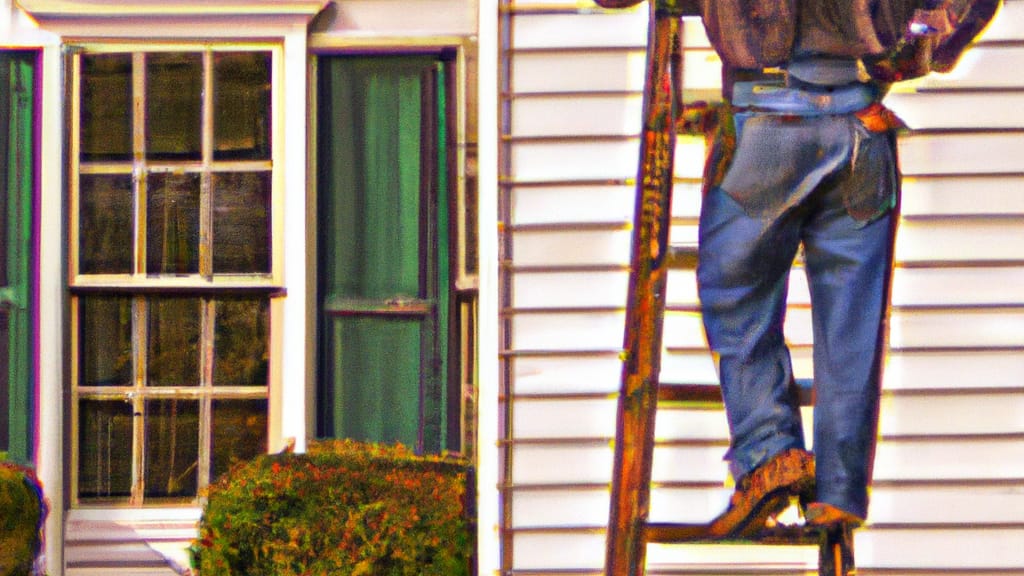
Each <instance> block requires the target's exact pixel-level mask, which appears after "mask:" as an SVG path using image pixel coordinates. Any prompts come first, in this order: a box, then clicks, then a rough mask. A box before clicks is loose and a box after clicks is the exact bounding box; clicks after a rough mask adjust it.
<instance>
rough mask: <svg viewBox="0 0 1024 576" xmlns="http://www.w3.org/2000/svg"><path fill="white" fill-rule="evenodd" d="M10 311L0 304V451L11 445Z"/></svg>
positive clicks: (4, 450) (5, 450)
mask: <svg viewBox="0 0 1024 576" xmlns="http://www.w3.org/2000/svg"><path fill="white" fill-rule="evenodd" d="M9 326H10V313H9V311H8V310H7V307H6V306H2V305H0V452H7V450H8V449H9V447H10V445H11V436H10V434H11V430H10V429H11V420H10V409H11V407H10V403H9V401H8V398H10V393H11V384H10V374H11V358H10V352H9V350H8V345H9V344H10V338H11V334H10V329H9Z"/></svg>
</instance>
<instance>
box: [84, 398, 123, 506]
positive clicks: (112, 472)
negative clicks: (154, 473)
mask: <svg viewBox="0 0 1024 576" xmlns="http://www.w3.org/2000/svg"><path fill="white" fill-rule="evenodd" d="M78 407H79V408H78V409H79V414H78V430H79V439H78V495H79V496H80V497H82V498H127V497H128V496H129V495H130V494H131V485H132V449H131V446H132V405H131V404H129V403H127V402H123V401H120V400H117V401H112V402H111V401H99V400H83V401H81V402H80V403H79V405H78Z"/></svg>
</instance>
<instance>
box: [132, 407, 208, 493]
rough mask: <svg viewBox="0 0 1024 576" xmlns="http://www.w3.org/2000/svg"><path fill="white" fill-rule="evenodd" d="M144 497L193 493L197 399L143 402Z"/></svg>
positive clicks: (197, 446) (196, 437)
mask: <svg viewBox="0 0 1024 576" xmlns="http://www.w3.org/2000/svg"><path fill="white" fill-rule="evenodd" d="M145 450H146V458H145V460H146V466H145V468H146V482H145V483H146V489H145V495H146V497H147V498H149V497H155V498H164V497H191V496H195V495H196V487H197V486H198V482H197V478H198V469H199V402H197V401H195V400H176V399H168V400H150V401H148V402H146V448H145Z"/></svg>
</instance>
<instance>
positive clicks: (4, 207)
mask: <svg viewBox="0 0 1024 576" xmlns="http://www.w3.org/2000/svg"><path fill="white" fill-rule="evenodd" d="M35 69H36V54H35V53H33V52H28V51H4V52H0V454H3V455H5V456H6V457H7V458H9V459H11V460H14V461H17V462H21V463H27V462H29V460H30V459H31V457H32V454H31V449H32V422H31V414H32V394H31V392H32V388H31V381H32V378H31V358H32V356H33V355H32V343H31V341H32V338H31V334H32V329H31V320H32V316H31V309H32V301H31V294H32V290H31V277H30V275H31V270H32V269H33V267H32V262H31V259H32V254H33V244H32V242H31V237H32V190H33V186H34V184H35V170H34V159H33V156H34V152H35V146H34V142H35V139H34V134H33V114H34V104H35V102H34V96H33V95H34V91H35V89H34V88H35Z"/></svg>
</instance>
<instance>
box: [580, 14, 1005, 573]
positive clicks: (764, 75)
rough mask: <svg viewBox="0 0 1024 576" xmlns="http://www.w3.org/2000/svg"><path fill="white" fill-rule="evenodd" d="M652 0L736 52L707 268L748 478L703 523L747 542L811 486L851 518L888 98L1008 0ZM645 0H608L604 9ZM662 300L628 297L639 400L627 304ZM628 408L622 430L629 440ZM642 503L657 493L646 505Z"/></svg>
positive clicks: (703, 255) (877, 337) (704, 232)
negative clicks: (797, 354)
mask: <svg viewBox="0 0 1024 576" xmlns="http://www.w3.org/2000/svg"><path fill="white" fill-rule="evenodd" d="M651 1H652V2H655V1H658V2H661V4H659V6H661V5H665V6H667V8H666V9H665V10H663V11H662V12H660V13H662V14H663V13H665V12H666V11H667V12H669V13H671V15H672V16H676V17H678V15H696V16H700V17H701V18H702V20H703V24H704V27H705V30H706V32H707V35H708V37H709V39H710V40H711V43H712V45H713V47H714V48H715V50H716V52H717V53H718V54H719V56H720V57H721V60H722V63H723V77H722V86H723V96H724V98H725V101H726V107H725V113H724V114H720V115H718V118H719V120H720V121H719V122H718V123H717V126H716V127H715V134H714V135H713V137H712V143H711V147H710V150H709V155H708V163H707V166H706V167H705V186H704V188H705V195H704V199H703V204H702V210H701V215H700V233H699V253H698V268H697V280H698V290H699V296H700V301H701V307H702V308H701V309H702V313H703V317H704V324H705V330H706V334H707V338H708V342H709V344H710V347H711V350H712V353H713V355H714V358H715V361H716V363H717V367H718V371H719V376H720V381H721V388H722V396H723V399H724V401H725V407H726V413H727V417H728V420H729V426H730V431H731V445H730V449H729V451H728V453H727V455H726V458H727V460H728V461H729V464H730V470H731V472H732V475H733V477H734V478H735V479H736V490H735V493H734V494H733V496H732V499H731V501H730V504H729V507H728V509H727V510H725V511H724V512H723V513H722V514H721V515H720V516H718V517H717V518H715V519H714V520H713V522H712V523H711V525H710V526H709V527H708V534H709V535H710V536H711V537H712V538H745V537H752V536H754V535H756V534H757V533H758V532H760V531H762V530H763V529H764V526H765V521H766V520H767V518H768V517H770V516H773V515H775V514H777V513H779V512H780V511H781V510H782V509H783V508H785V507H786V506H787V505H788V503H789V501H790V497H791V496H800V497H801V499H802V501H803V503H804V505H805V507H804V514H805V519H806V522H807V524H808V525H810V526H814V527H820V528H822V529H832V528H834V527H836V526H845V527H851V526H853V527H855V526H857V525H859V524H860V523H862V522H863V520H864V519H865V518H866V516H867V511H868V485H869V483H870V480H871V468H872V460H873V456H874V445H875V438H876V434H877V411H878V404H879V393H880V372H881V365H882V357H883V353H884V341H885V324H886V316H887V307H888V295H889V279H890V274H891V268H892V252H893V239H894V233H895V224H896V214H895V212H896V207H897V205H898V194H899V180H900V175H899V171H898V165H897V159H896V139H895V131H896V129H897V128H899V127H900V123H899V121H898V120H897V119H896V118H895V116H894V115H893V114H892V113H891V112H889V111H888V110H887V109H886V108H885V107H884V106H883V105H882V104H881V100H882V98H883V97H884V96H885V94H886V92H887V90H888V88H889V86H890V85H891V84H892V83H893V82H898V81H901V80H908V79H911V78H916V77H920V76H923V75H925V74H927V73H929V72H930V71H932V70H937V71H948V70H950V69H951V68H952V67H953V65H954V64H955V63H956V61H957V60H958V59H959V56H960V55H961V53H962V52H963V51H964V50H965V49H966V48H967V47H968V46H969V45H970V43H971V42H973V40H974V39H975V38H976V37H977V35H978V34H979V33H980V32H981V30H982V29H983V28H984V27H985V26H986V25H987V24H988V22H989V21H990V20H991V18H992V17H993V15H994V14H995V12H996V11H997V9H998V7H999V4H1000V0H651ZM637 2H638V0H603V1H602V0H599V4H601V5H602V6H605V7H624V6H629V5H632V4H636V3H637ZM656 13H659V12H658V11H657V10H652V15H654V14H656ZM651 30H652V35H654V34H655V31H656V30H660V29H657V28H655V27H652V28H651ZM654 45H655V42H654V39H652V41H651V43H650V46H654ZM649 57H650V56H649ZM648 81H649V82H650V81H651V78H649V79H648ZM658 90H663V88H661V87H658V86H655V88H654V90H653V91H651V93H649V94H648V98H650V97H651V95H652V94H655V95H656V94H657V92H658ZM649 91H650V88H649ZM656 97H657V96H656ZM661 98H663V96H661ZM645 110H647V112H646V113H647V114H651V110H652V108H650V107H647V108H645ZM670 116H671V114H670ZM646 121H647V120H646V119H645V122H646ZM645 130H646V128H645ZM644 138H645V144H646V140H648V139H649V138H648V136H647V135H646V134H645V137H644ZM670 150H671V149H670ZM647 153H648V152H646V151H645V150H644V149H643V148H642V155H643V154H647ZM645 162H646V161H645V160H644V159H643V158H642V163H644V166H645V167H643V168H641V174H640V178H639V180H641V181H642V182H643V184H644V185H645V184H646V182H647V181H648V179H649V174H647V173H646V171H647V170H648V168H647V167H646V166H647V164H646V163H645ZM652 165H653V163H652ZM639 187H640V188H641V189H642V188H643V185H639ZM641 192H643V193H644V194H646V191H645V190H643V189H642V190H641ZM642 206H644V204H643V203H640V202H638V205H637V207H638V210H639V209H640V208H641V207H642ZM662 211H664V210H662ZM639 221H640V220H639V217H638V222H639ZM655 227H657V225H656V224H655ZM662 232H663V231H662ZM634 233H635V234H638V235H641V234H642V232H641V231H640V230H635V231H634ZM801 245H802V246H803V250H804V252H803V254H804V263H805V268H806V273H807V276H808V284H809V286H810V290H811V297H812V313H813V325H814V387H815V406H814V454H813V455H812V454H811V453H810V452H808V451H807V450H806V448H805V442H804V437H803V432H802V430H803V428H802V425H801V421H800V412H799V406H798V403H797V395H796V392H795V386H794V384H793V381H794V379H793V369H792V366H791V361H790V355H789V350H788V349H787V347H786V344H785V342H784V338H783V320H784V317H785V301H786V288H787V285H788V277H789V273H790V269H791V266H792V263H793V260H794V257H795V256H796V254H797V251H798V249H799V248H800V246H801ZM637 246H640V249H641V250H646V248H645V247H643V246H642V244H637V240H636V239H634V271H633V273H634V277H633V279H632V280H634V281H633V282H632V284H631V298H632V299H633V300H637V299H640V298H649V299H651V300H656V299H657V298H659V297H660V295H659V292H658V291H659V289H657V288H656V289H654V290H652V291H650V294H649V295H645V292H644V291H643V289H640V290H638V289H637V285H636V282H635V278H636V276H635V275H636V274H637V268H638V266H637V253H638V250H637ZM662 249H664V247H662ZM643 257H644V256H641V259H642V258H643ZM639 268H640V269H641V270H642V269H643V268H644V264H643V262H641V265H640V266H639ZM648 268H650V266H648ZM656 272H658V274H660V272H659V271H657V270H656ZM649 307H650V303H649V302H648V303H647V304H642V303H639V302H633V301H631V302H630V306H629V307H628V310H629V312H628V313H627V336H626V341H627V368H626V369H625V370H624V385H623V398H625V399H626V401H627V402H634V399H635V398H636V394H634V393H633V391H631V390H629V388H630V386H628V385H627V384H626V381H627V379H628V378H630V377H631V376H630V375H629V374H628V372H629V371H630V368H629V366H628V365H629V363H630V362H634V363H635V362H636V361H637V360H636V358H633V357H631V356H630V354H634V352H635V351H633V350H630V343H631V340H632V341H635V340H636V339H637V337H636V336H635V335H633V334H632V333H631V331H639V332H640V333H641V336H640V338H647V339H650V336H649V335H648V336H643V334H644V331H645V330H647V331H648V332H650V328H649V327H646V328H645V326H647V325H646V324H644V322H647V320H646V319H644V318H642V317H641V318H640V319H639V321H637V320H636V318H635V317H630V316H631V314H633V312H634V311H635V310H640V312H637V314H641V315H642V314H647V313H648V312H646V311H644V308H649ZM634 323H638V324H640V326H641V327H640V328H636V327H635V326H634ZM655 325H656V326H657V327H656V328H655V329H654V330H653V332H654V337H653V339H654V340H656V341H657V342H656V344H657V345H660V324H658V323H657V321H655ZM656 362H657V361H656V359H655V364H656ZM656 377H657V375H656V373H655V374H654V375H653V379H654V381H655V382H656ZM648 379H650V378H648ZM631 409H632V408H630V407H627V408H625V409H624V410H625V411H626V412H629V410H631ZM622 414H623V409H620V426H619V433H620V435H622V434H625V435H627V436H628V434H629V431H630V429H631V428H630V426H628V425H627V426H626V427H625V428H623V426H622V420H621V419H622ZM619 441H620V443H622V442H621V441H622V438H619ZM618 449H619V447H618V445H617V450H618ZM631 449H632V448H627V450H631ZM618 460H619V456H618V454H617V463H618ZM617 465H618V464H617ZM647 465H648V466H649V454H648V463H647ZM648 480H649V476H648ZM615 492H616V491H615V490H614V489H613V500H614V498H616V495H615ZM612 506H613V517H614V516H615V515H616V506H617V504H616V503H615V502H614V501H613V504H612ZM645 506H646V499H645V500H644V502H643V503H642V504H641V505H639V506H638V509H639V513H640V514H641V515H643V514H645V513H646V510H645V509H644V508H645ZM620 509H623V510H625V509H626V508H623V507H620ZM613 520H614V518H613ZM613 524H615V522H614V521H613ZM614 531H615V527H614V526H612V527H611V528H610V533H611V532H614ZM615 537H618V536H615ZM610 538H612V536H610ZM612 549H613V546H612V544H610V545H609V550H612ZM613 555H614V553H613V552H610V553H609V564H610V565H611V564H613V562H612V556H613ZM641 557H642V553H641ZM616 573H617V572H616Z"/></svg>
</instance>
